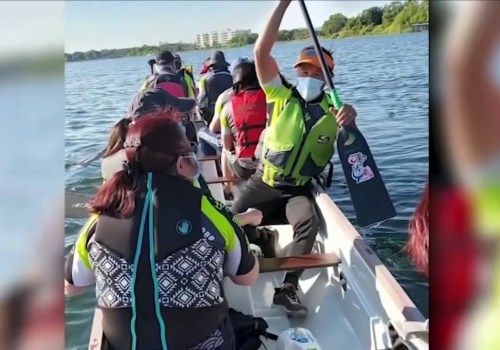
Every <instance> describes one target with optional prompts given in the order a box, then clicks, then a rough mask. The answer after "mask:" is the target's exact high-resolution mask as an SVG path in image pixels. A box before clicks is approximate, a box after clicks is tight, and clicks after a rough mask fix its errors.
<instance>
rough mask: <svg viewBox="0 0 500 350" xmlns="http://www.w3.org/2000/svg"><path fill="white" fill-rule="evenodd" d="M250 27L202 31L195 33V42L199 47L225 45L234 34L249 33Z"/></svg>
mask: <svg viewBox="0 0 500 350" xmlns="http://www.w3.org/2000/svg"><path fill="white" fill-rule="evenodd" d="M251 33H252V31H251V30H250V29H247V30H240V29H239V30H232V29H229V28H228V29H223V30H218V31H212V32H203V33H201V34H198V35H196V44H197V45H198V47H200V48H208V47H213V46H214V45H219V46H226V45H227V44H228V43H229V42H230V41H231V39H232V38H233V37H234V36H235V35H240V34H251Z"/></svg>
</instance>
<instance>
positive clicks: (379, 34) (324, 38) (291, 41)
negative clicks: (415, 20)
mask: <svg viewBox="0 0 500 350" xmlns="http://www.w3.org/2000/svg"><path fill="white" fill-rule="evenodd" d="M428 32H429V31H421V32H401V33H373V34H362V35H349V36H343V37H341V38H327V37H318V40H343V39H351V38H363V37H374V36H387V35H404V34H419V33H428ZM309 39H310V38H307V39H299V40H283V41H276V43H296V42H303V41H306V40H309ZM252 45H254V44H248V45H240V46H223V47H217V48H203V49H194V50H180V51H177V52H196V51H210V50H225V49H236V48H240V47H245V46H252ZM96 51H97V50H96ZM65 54H66V53H65ZM146 56H148V55H124V56H118V57H100V58H91V59H83V60H76V61H67V60H65V61H64V63H65V64H66V63H76V62H88V61H102V60H111V59H117V58H125V57H146Z"/></svg>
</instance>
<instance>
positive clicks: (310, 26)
mask: <svg viewBox="0 0 500 350" xmlns="http://www.w3.org/2000/svg"><path fill="white" fill-rule="evenodd" d="M299 4H300V9H301V10H302V14H303V15H304V19H305V20H306V25H307V29H309V33H310V34H311V37H312V39H313V42H314V49H315V50H316V54H317V55H318V58H319V62H320V63H321V69H322V70H323V75H324V77H325V81H326V85H328V88H330V90H331V91H330V97H331V98H332V102H333V106H334V107H335V109H336V110H337V111H339V110H340V108H341V107H342V102H341V101H340V98H339V95H338V93H337V91H336V90H335V86H334V85H333V81H332V76H331V74H330V72H329V70H328V66H327V65H326V61H325V58H324V57H323V51H322V50H321V46H320V44H319V40H318V37H317V36H316V31H315V30H314V27H313V24H312V22H311V17H310V16H309V12H308V11H307V7H306V3H305V1H304V0H299Z"/></svg>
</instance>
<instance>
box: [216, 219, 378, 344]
mask: <svg viewBox="0 0 500 350" xmlns="http://www.w3.org/2000/svg"><path fill="white" fill-rule="evenodd" d="M267 227H269V228H271V229H276V230H277V231H278V232H279V240H278V242H279V246H280V247H281V248H282V251H281V254H279V255H281V256H283V255H284V254H285V252H286V247H287V246H289V244H290V243H291V242H292V238H293V230H292V227H291V226H290V225H279V226H267ZM323 246H324V245H323V244H322V239H321V236H320V235H318V236H317V240H316V243H315V246H314V249H313V253H325V252H324V251H322V250H323V248H322V247H323ZM284 274H285V272H284V271H278V272H267V273H261V275H260V277H259V279H258V280H257V282H256V283H255V284H254V285H252V286H248V287H247V286H238V285H235V284H233V283H232V282H231V281H230V280H229V279H226V280H225V282H224V291H225V294H226V298H227V300H228V302H229V305H230V307H232V308H234V309H236V310H237V311H241V312H243V313H245V314H249V315H254V316H256V317H262V318H264V319H265V320H266V322H267V323H268V325H269V329H268V332H270V333H274V334H276V335H279V333H281V332H282V331H284V330H287V329H289V328H293V327H304V328H307V329H309V330H310V331H311V332H312V334H313V335H314V337H315V338H316V340H317V342H318V344H320V346H321V347H322V349H323V350H325V349H339V350H343V349H345V350H357V349H360V350H366V349H365V348H363V346H362V341H361V340H360V339H358V336H357V335H356V332H355V331H354V329H353V327H352V326H351V324H350V323H349V321H348V318H347V317H344V314H345V312H346V310H343V307H345V306H346V305H345V304H346V303H345V300H344V297H343V290H342V285H341V281H339V280H338V279H337V278H335V277H334V276H333V267H326V268H325V267H323V268H311V269H307V270H305V271H304V273H303V275H302V277H301V279H300V284H299V289H300V290H299V293H298V295H299V298H300V299H301V301H302V303H303V304H304V305H305V306H307V308H308V315H307V317H306V318H293V317H288V316H287V314H286V313H285V312H284V310H283V308H282V307H281V306H277V305H274V304H273V296H274V288H277V287H279V286H281V284H282V281H283V277H284ZM349 307H352V305H350V306H349ZM359 311H360V312H362V310H359ZM356 328H358V327H356ZM366 331H367V332H369V330H368V329H367V330H366ZM265 347H266V348H267V349H268V350H272V349H275V348H276V341H274V340H271V339H267V340H266V341H265ZM262 349H264V347H262Z"/></svg>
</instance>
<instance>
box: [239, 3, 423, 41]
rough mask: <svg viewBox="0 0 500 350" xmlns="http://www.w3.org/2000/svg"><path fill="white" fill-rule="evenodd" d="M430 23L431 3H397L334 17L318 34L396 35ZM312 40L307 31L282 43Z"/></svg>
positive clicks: (285, 33) (286, 33)
mask: <svg viewBox="0 0 500 350" xmlns="http://www.w3.org/2000/svg"><path fill="white" fill-rule="evenodd" d="M428 22H429V2H428V0H424V1H416V0H406V1H405V2H401V1H393V2H392V3H391V4H389V5H385V6H384V7H378V6H373V7H370V8H369V9H366V10H364V11H363V12H361V13H360V14H358V15H357V16H354V17H351V18H347V17H346V16H344V15H343V14H341V13H336V14H333V15H331V16H330V17H329V18H328V19H327V20H326V21H325V22H324V23H323V26H322V27H321V30H319V31H317V34H318V35H319V36H320V37H323V38H328V39H330V38H345V37H349V36H359V35H371V34H395V33H406V32H410V31H412V25H413V24H415V23H428ZM257 37H258V34H256V33H252V34H241V35H236V36H235V37H234V38H232V39H231V41H230V42H229V45H230V46H232V47H235V46H245V45H252V44H254V43H255V42H256V41H257ZM307 38H309V31H308V30H307V29H306V28H301V29H292V30H280V31H279V34H278V41H292V40H304V39H307Z"/></svg>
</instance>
